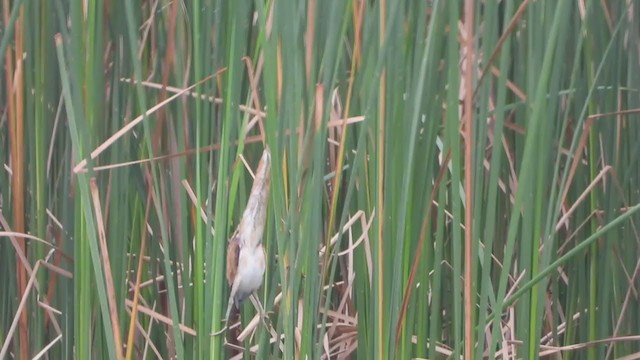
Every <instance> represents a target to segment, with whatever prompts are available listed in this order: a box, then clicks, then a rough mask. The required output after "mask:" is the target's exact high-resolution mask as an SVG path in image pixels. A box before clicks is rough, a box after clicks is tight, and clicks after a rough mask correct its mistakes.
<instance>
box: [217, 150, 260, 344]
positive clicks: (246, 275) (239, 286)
mask: <svg viewBox="0 0 640 360" xmlns="http://www.w3.org/2000/svg"><path fill="white" fill-rule="evenodd" d="M270 183H271V153H270V152H269V148H265V150H264V152H263V153H262V157H261V158H260V163H259V164H258V170H257V171H256V173H255V178H254V180H253V186H252V187H251V193H250V195H249V200H248V202H247V207H246V208H245V210H244V213H243V214H242V219H241V220H240V224H239V225H238V228H237V229H236V231H235V232H234V233H233V236H231V239H230V240H229V245H228V247H227V282H228V283H229V286H230V287H231V294H230V295H229V303H228V305H227V312H226V315H225V317H224V320H223V321H225V323H226V322H228V320H229V315H230V314H231V310H232V309H233V306H235V307H236V308H237V309H240V305H242V302H243V301H244V300H245V299H246V298H247V297H249V296H252V297H253V299H254V300H255V301H254V304H255V305H256V307H257V308H258V312H259V313H260V316H261V317H262V318H263V319H264V316H265V314H264V309H263V308H262V305H260V301H259V300H258V299H257V297H255V291H256V290H258V288H260V286H261V285H262V281H263V279H264V272H265V267H266V259H265V252H264V247H263V246H262V237H263V235H264V228H265V223H266V220H267V201H268V199H269V186H270ZM226 329H227V325H226V324H225V326H224V327H223V328H222V330H220V331H218V332H215V333H213V334H212V335H214V336H215V335H219V334H221V333H223V332H224V331H225V330H226Z"/></svg>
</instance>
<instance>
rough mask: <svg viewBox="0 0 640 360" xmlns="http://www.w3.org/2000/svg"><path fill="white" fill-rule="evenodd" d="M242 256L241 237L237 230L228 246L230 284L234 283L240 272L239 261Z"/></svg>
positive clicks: (228, 279) (228, 280)
mask: <svg viewBox="0 0 640 360" xmlns="http://www.w3.org/2000/svg"><path fill="white" fill-rule="evenodd" d="M239 258H240V238H239V235H238V231H236V232H235V233H234V234H233V236H232V237H231V240H230V241H229V245H228V248H227V282H228V283H229V286H232V285H233V281H234V280H235V278H236V274H237V273H238V261H239Z"/></svg>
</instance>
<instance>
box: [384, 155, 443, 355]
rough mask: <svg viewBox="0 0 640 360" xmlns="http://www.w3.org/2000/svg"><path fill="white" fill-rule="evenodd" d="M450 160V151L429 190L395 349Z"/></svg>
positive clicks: (405, 291) (397, 326) (399, 315)
mask: <svg viewBox="0 0 640 360" xmlns="http://www.w3.org/2000/svg"><path fill="white" fill-rule="evenodd" d="M450 159H451V150H449V151H448V152H447V155H446V156H445V157H444V159H443V161H442V165H440V171H439V172H438V177H437V178H436V181H435V182H434V183H433V188H432V189H431V194H430V196H429V201H428V202H427V204H429V205H428V206H427V212H426V214H425V215H424V218H423V220H422V228H421V229H420V239H419V240H418V247H417V248H416V254H415V256H414V257H413V262H412V265H411V273H410V274H409V280H408V281H407V287H406V288H405V289H404V297H403V300H402V307H401V308H400V313H399V314H398V323H397V324H396V339H395V347H396V348H398V344H399V343H400V330H402V325H403V323H404V319H405V316H406V315H407V308H408V307H409V299H410V298H411V292H412V291H413V288H414V286H413V284H414V283H415V279H416V273H417V272H418V263H419V262H420V257H421V256H422V248H423V247H424V242H425V239H426V238H427V233H428V232H429V224H430V222H429V219H430V218H431V211H432V209H433V206H434V204H435V200H436V194H437V191H438V189H439V188H440V184H442V179H443V178H444V174H445V173H446V171H447V169H448V165H449V160H450Z"/></svg>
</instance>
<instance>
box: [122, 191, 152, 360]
mask: <svg viewBox="0 0 640 360" xmlns="http://www.w3.org/2000/svg"><path fill="white" fill-rule="evenodd" d="M150 208H151V194H148V195H147V205H146V206H145V211H144V224H146V223H147V222H148V221H149V209H150ZM146 243H147V227H146V226H143V227H142V234H141V239H140V254H139V255H138V270H137V271H136V283H135V286H134V289H133V301H132V304H131V316H130V321H129V334H128V336H127V353H126V357H125V358H126V359H127V360H129V359H131V356H132V355H133V337H134V335H135V325H136V322H137V321H138V303H139V299H140V282H141V281H142V271H143V265H144V250H145V248H146Z"/></svg>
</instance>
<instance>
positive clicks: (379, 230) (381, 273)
mask: <svg viewBox="0 0 640 360" xmlns="http://www.w3.org/2000/svg"><path fill="white" fill-rule="evenodd" d="M386 10H387V1H386V0H381V1H380V48H382V46H383V45H384V44H383V42H384V35H385V32H386V27H387V26H386ZM386 77H387V72H386V69H385V68H384V67H383V68H382V74H381V75H380V97H379V98H378V99H379V101H378V105H379V108H378V116H379V118H378V141H377V145H378V154H377V157H378V186H377V190H378V204H377V212H378V219H379V220H378V228H377V229H376V231H377V233H378V234H377V235H378V236H377V238H378V294H377V296H378V356H380V357H381V358H385V357H386V356H385V354H386V353H385V352H384V344H385V340H383V339H384V331H383V325H384V322H383V319H384V292H383V289H384V273H385V272H384V256H383V254H384V244H383V241H384V237H383V224H384V198H383V196H384V192H383V189H384V115H385V99H386V96H385V88H386Z"/></svg>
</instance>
